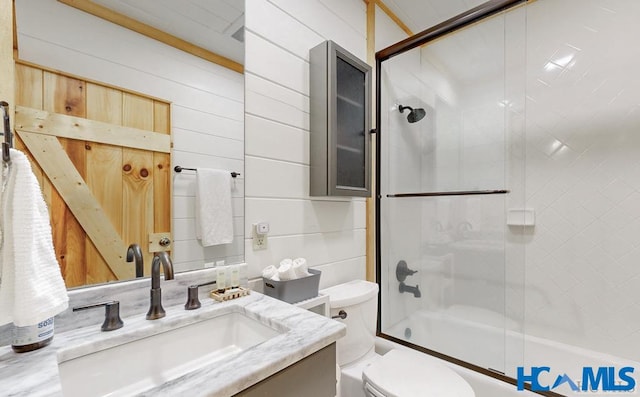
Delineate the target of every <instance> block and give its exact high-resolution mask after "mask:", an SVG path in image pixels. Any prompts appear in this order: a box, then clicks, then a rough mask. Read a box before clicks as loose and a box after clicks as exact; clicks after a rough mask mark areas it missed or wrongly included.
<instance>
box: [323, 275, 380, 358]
mask: <svg viewBox="0 0 640 397" xmlns="http://www.w3.org/2000/svg"><path fill="white" fill-rule="evenodd" d="M320 292H321V293H322V294H325V295H328V296H329V306H330V307H331V316H332V317H333V316H337V315H338V313H339V312H340V311H341V310H344V311H345V312H346V313H347V317H346V318H345V319H344V320H342V319H338V320H337V321H341V322H343V323H344V324H345V325H346V326H347V335H346V336H344V337H342V338H341V339H338V342H337V354H338V365H340V366H341V367H342V366H344V365H348V364H350V363H352V362H354V361H356V360H358V359H359V358H361V357H363V356H365V355H366V354H367V353H368V352H370V351H373V348H374V344H375V336H376V320H377V315H378V284H376V283H372V282H369V281H364V280H354V281H350V282H348V283H344V284H339V285H336V286H334V287H330V288H327V289H324V290H322V291H320Z"/></svg>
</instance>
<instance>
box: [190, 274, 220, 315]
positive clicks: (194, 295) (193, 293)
mask: <svg viewBox="0 0 640 397" xmlns="http://www.w3.org/2000/svg"><path fill="white" fill-rule="evenodd" d="M215 283H216V282H215V281H209V282H208V283H202V284H195V285H190V286H189V287H188V288H187V303H185V304H184V310H194V309H199V308H200V306H202V304H201V303H200V299H198V287H204V286H205V285H212V284H215Z"/></svg>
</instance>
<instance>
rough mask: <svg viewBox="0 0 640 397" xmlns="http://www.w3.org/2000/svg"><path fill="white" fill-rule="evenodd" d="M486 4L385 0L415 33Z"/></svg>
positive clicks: (470, 0)
mask: <svg viewBox="0 0 640 397" xmlns="http://www.w3.org/2000/svg"><path fill="white" fill-rule="evenodd" d="M485 2H486V0H384V3H385V4H386V5H387V6H388V7H389V8H390V9H391V10H392V11H393V12H394V13H395V14H396V15H397V16H398V17H399V18H400V19H401V20H402V22H404V23H405V25H407V26H408V27H409V29H411V30H412V31H413V33H418V32H421V31H423V30H425V29H428V28H430V27H432V26H435V25H437V24H439V23H440V22H444V21H446V20H447V19H449V18H452V17H454V16H456V15H458V14H461V13H463V12H465V11H467V10H469V9H471V8H474V7H477V6H479V5H480V4H482V3H485Z"/></svg>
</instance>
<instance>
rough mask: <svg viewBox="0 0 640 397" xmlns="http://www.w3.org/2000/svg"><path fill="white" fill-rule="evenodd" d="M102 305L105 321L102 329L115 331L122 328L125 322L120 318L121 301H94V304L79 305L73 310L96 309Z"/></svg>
mask: <svg viewBox="0 0 640 397" xmlns="http://www.w3.org/2000/svg"><path fill="white" fill-rule="evenodd" d="M102 306H104V323H102V327H101V328H100V329H101V330H102V331H113V330H116V329H119V328H122V326H123V325H124V323H123V322H122V319H121V318H120V302H118V301H107V302H100V303H94V304H92V305H86V306H77V307H74V308H73V311H74V312H78V311H81V310H87V309H95V308H96V307H102Z"/></svg>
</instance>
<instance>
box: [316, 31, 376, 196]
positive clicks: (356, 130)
mask: <svg viewBox="0 0 640 397" xmlns="http://www.w3.org/2000/svg"><path fill="white" fill-rule="evenodd" d="M309 58H310V63H311V65H310V78H311V81H310V87H309V89H310V103H311V115H310V121H311V139H310V150H311V153H310V161H311V170H310V178H309V182H310V195H311V196H359V197H369V196H371V137H370V134H369V130H370V122H371V67H370V66H369V65H368V64H366V63H365V62H363V61H362V60H360V59H358V58H357V57H356V56H354V55H353V54H351V53H349V52H348V51H347V50H345V49H343V48H342V47H340V46H339V45H337V44H336V43H334V42H332V41H325V42H323V43H321V44H320V45H318V46H316V47H314V48H312V49H311V51H310V52H309Z"/></svg>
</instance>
